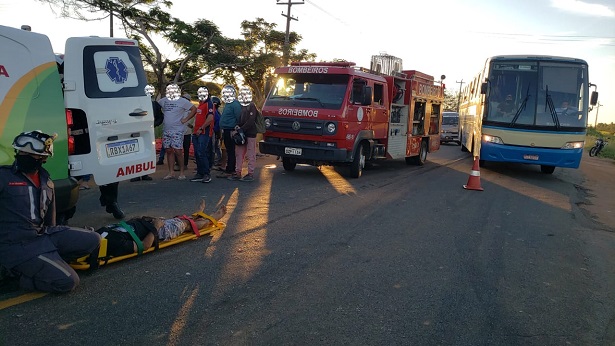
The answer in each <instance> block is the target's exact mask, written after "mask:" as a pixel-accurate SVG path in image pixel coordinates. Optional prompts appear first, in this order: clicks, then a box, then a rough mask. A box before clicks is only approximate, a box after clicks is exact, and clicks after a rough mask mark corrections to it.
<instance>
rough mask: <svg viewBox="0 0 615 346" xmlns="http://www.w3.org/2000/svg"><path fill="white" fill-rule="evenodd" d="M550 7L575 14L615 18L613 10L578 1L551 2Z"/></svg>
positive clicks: (559, 0) (558, 0) (562, 0)
mask: <svg viewBox="0 0 615 346" xmlns="http://www.w3.org/2000/svg"><path fill="white" fill-rule="evenodd" d="M551 6H553V7H555V8H559V9H561V10H564V11H567V12H573V13H576V14H584V15H590V16H596V17H615V10H613V9H611V8H610V7H608V6H606V5H600V4H592V3H589V2H584V1H579V0H551Z"/></svg>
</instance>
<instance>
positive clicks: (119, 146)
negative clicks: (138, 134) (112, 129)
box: [106, 139, 139, 157]
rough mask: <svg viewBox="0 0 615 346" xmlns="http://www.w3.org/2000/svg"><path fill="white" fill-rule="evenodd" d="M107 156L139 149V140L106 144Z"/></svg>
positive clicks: (133, 151)
mask: <svg viewBox="0 0 615 346" xmlns="http://www.w3.org/2000/svg"><path fill="white" fill-rule="evenodd" d="M106 148H107V157H115V156H121V155H126V154H131V153H136V152H138V151H139V140H137V139H130V140H127V141H122V142H115V143H109V144H107V145H106Z"/></svg>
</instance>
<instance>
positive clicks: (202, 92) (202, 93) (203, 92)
mask: <svg viewBox="0 0 615 346" xmlns="http://www.w3.org/2000/svg"><path fill="white" fill-rule="evenodd" d="M196 95H197V97H198V98H199V101H205V100H207V98H208V97H209V90H207V88H206V87H200V88H199V90H197V91H196Z"/></svg>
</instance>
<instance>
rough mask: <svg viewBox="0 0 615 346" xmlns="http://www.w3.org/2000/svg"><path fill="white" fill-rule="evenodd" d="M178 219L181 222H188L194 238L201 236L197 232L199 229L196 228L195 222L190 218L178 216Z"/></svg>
mask: <svg viewBox="0 0 615 346" xmlns="http://www.w3.org/2000/svg"><path fill="white" fill-rule="evenodd" d="M179 218H180V219H182V220H186V221H188V222H190V226H191V227H192V231H193V232H194V234H196V237H197V238H198V237H200V236H201V232H199V228H198V227H197V226H196V222H194V220H192V218H191V217H188V216H186V215H181V216H179Z"/></svg>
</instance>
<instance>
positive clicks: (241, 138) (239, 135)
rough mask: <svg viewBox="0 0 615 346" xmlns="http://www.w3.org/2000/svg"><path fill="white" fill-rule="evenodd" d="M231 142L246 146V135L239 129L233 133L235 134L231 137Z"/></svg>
mask: <svg viewBox="0 0 615 346" xmlns="http://www.w3.org/2000/svg"><path fill="white" fill-rule="evenodd" d="M233 141H234V142H235V145H244V144H246V135H244V134H243V131H242V130H241V129H239V130H237V132H235V134H234V135H233Z"/></svg>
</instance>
